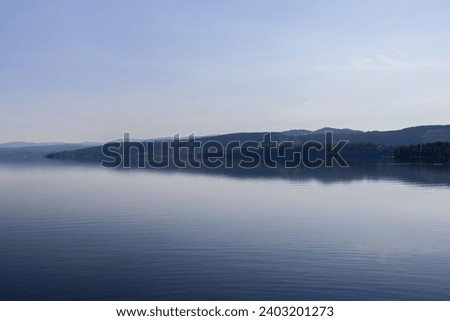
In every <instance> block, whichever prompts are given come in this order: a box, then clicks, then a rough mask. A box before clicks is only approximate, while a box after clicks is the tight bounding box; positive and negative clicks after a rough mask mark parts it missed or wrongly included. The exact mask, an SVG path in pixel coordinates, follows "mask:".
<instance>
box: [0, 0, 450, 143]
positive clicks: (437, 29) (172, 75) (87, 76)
mask: <svg viewBox="0 0 450 321" xmlns="http://www.w3.org/2000/svg"><path fill="white" fill-rule="evenodd" d="M0 111H1V117H0V142H6V141H17V140H26V141H69V142H76V141H87V140H89V141H104V140H109V139H113V138H118V137H121V136H122V133H123V132H124V131H129V132H131V133H132V136H133V137H140V138H150V137H155V136H170V135H172V134H174V133H177V132H181V133H182V134H183V135H187V134H189V133H191V132H195V133H197V134H210V133H226V132H235V131H257V130H258V131H263V130H287V129H294V128H306V129H317V128H320V127H324V126H332V127H350V128H354V129H362V130H371V129H396V128H403V127H408V126H414V125H419V124H448V123H450V1H429V0H428V1H411V0H408V1H392V0H390V1H361V0H357V1H356V0H355V1H331V0H330V1H317V0H311V1H301V0H295V1H281V0H277V1H261V0H257V1H243V0H241V1H230V0H228V1H219V0H217V1H213V0H209V1H206V0H204V1H195V0H190V1H181V0H180V1H168V0H162V1H152V0H145V1H135V0H133V1H125V0H123V1H112V0H107V1H80V0H76V1H56V0H54V1H42V0H41V1H17V0H12V1H4V0H0Z"/></svg>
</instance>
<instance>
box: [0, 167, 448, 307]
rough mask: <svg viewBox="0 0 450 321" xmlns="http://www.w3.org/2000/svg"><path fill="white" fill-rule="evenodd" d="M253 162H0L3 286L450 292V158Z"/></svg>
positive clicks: (203, 294)
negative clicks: (394, 162) (253, 166)
mask: <svg viewBox="0 0 450 321" xmlns="http://www.w3.org/2000/svg"><path fill="white" fill-rule="evenodd" d="M384 172H389V173H391V174H389V175H388V174H386V175H384V174H382V173H384ZM255 173H256V174H255V175H253V174H249V173H248V172H246V174H245V175H244V174H242V173H239V172H233V173H231V172H229V173H221V172H218V173H212V174H208V173H205V172H195V171H194V172H189V171H161V170H159V171H157V170H108V169H101V168H98V167H97V166H87V165H86V166H83V165H77V164H69V165H66V164H65V163H64V164H63V163H58V162H51V161H49V162H48V163H45V162H44V163H41V164H35V165H33V164H16V165H11V164H0V182H1V184H0V221H1V225H0V299H2V300H19V299H20V300H449V299H450V272H449V266H450V212H449V209H448V199H449V198H450V188H449V186H450V183H449V182H450V176H449V175H450V174H449V171H447V170H440V171H439V170H438V172H436V170H435V169H430V168H422V169H421V168H417V167H415V166H410V167H407V166H405V167H402V168H401V169H397V168H391V167H390V168H386V169H381V170H380V168H377V169H373V170H367V169H364V171H363V173H362V174H359V175H356V174H353V175H352V173H355V172H344V173H342V172H340V174H336V175H335V174H333V175H329V174H328V173H327V172H324V173H322V174H319V173H318V174H311V173H309V172H308V173H303V172H299V171H296V172H294V171H291V172H290V173H282V174H280V175H279V174H273V173H269V174H267V175H266V174H264V173H262V174H261V173H259V172H257V171H255ZM398 173H401V174H398ZM315 175H317V178H315ZM398 175H400V177H399V176H398ZM402 177H403V178H402ZM349 178H350V179H349Z"/></svg>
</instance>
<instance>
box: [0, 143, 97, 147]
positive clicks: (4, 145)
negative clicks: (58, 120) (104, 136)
mask: <svg viewBox="0 0 450 321" xmlns="http://www.w3.org/2000/svg"><path fill="white" fill-rule="evenodd" d="M62 145H66V146H71V145H72V146H76V145H81V146H99V145H101V143H96V142H82V143H73V144H69V143H63V142H43V143H32V142H8V143H0V148H23V147H49V146H62Z"/></svg>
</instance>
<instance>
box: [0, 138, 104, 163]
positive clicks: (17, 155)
mask: <svg viewBox="0 0 450 321" xmlns="http://www.w3.org/2000/svg"><path fill="white" fill-rule="evenodd" d="M90 146H92V145H90V143H87V144H85V143H80V144H64V143H6V144H2V147H0V162H24V161H26V162H34V161H41V160H43V159H44V156H45V155H48V154H51V153H59V152H63V151H73V150H80V149H83V148H86V147H90ZM96 146H98V144H97V145H96Z"/></svg>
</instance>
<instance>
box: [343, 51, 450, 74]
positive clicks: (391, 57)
mask: <svg viewBox="0 0 450 321" xmlns="http://www.w3.org/2000/svg"><path fill="white" fill-rule="evenodd" d="M449 68H450V60H433V61H425V60H414V59H410V58H408V55H407V54H406V53H404V52H402V51H400V50H397V49H396V50H394V51H393V52H392V53H389V54H388V53H386V52H385V51H383V50H377V51H376V52H375V54H374V55H373V56H371V57H366V58H357V59H353V61H352V62H351V67H350V69H354V70H360V71H422V70H436V69H449Z"/></svg>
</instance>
